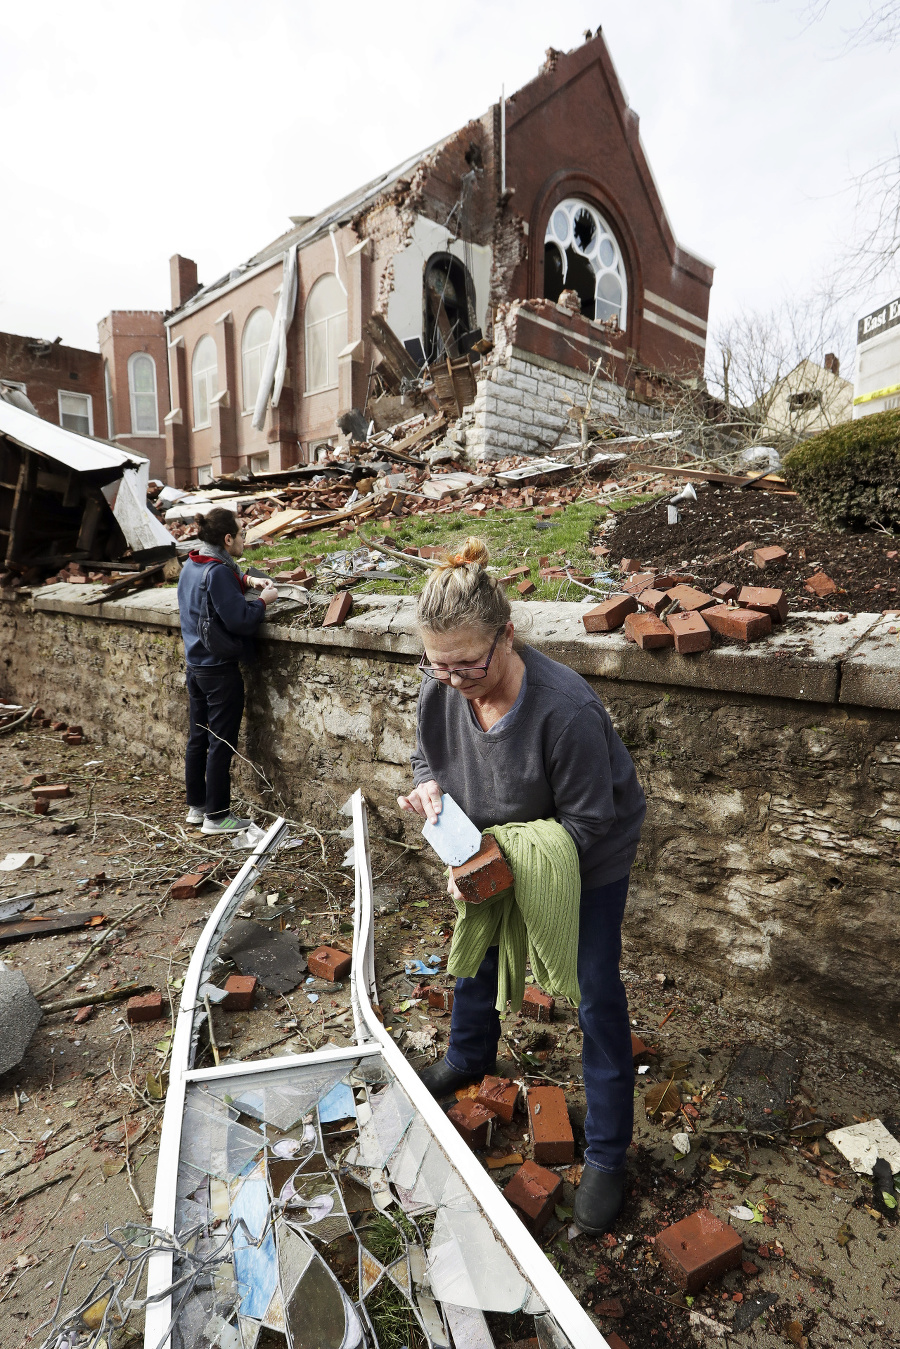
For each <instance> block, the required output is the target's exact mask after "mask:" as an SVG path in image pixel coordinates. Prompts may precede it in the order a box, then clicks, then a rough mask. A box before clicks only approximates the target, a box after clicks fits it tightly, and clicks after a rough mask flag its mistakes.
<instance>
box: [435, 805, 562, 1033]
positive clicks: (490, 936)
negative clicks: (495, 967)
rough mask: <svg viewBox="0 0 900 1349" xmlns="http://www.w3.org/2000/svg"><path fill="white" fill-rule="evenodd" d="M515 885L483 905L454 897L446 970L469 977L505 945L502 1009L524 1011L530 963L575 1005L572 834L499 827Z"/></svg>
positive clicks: (548, 986)
mask: <svg viewBox="0 0 900 1349" xmlns="http://www.w3.org/2000/svg"><path fill="white" fill-rule="evenodd" d="M485 833H486V834H493V835H494V837H495V838H496V840H497V842H498V843H499V845H500V848H501V849H502V851H503V852H504V854H505V855H506V860H507V861H508V862H509V866H510V870H511V871H512V874H513V879H514V882H515V884H514V885H513V886H512V887H511V888H510V889H507V890H502V891H501V892H500V893H499V894H497V895H494V897H493V899H487V900H485V901H484V903H483V904H467V903H466V902H465V900H459V899H454V901H453V902H454V903H455V905H456V909H457V914H458V917H457V920H456V927H455V928H454V930H453V941H452V943H451V945H450V956H449V959H448V961H447V972H448V973H449V974H453V975H456V977H457V978H463V979H471V978H472V977H473V976H474V975H475V974H476V973H477V972H478V967H479V965H480V964H481V962H482V960H484V957H485V953H486V952H487V949H488V947H489V946H499V947H500V967H499V980H498V987H497V1011H498V1012H500V1013H501V1015H502V1014H503V1013H505V1011H506V1004H507V1001H509V1003H510V1004H511V1006H512V1010H513V1011H514V1012H518V1010H519V1008H520V1007H521V1006H522V997H523V995H524V992H525V962H526V959H527V960H528V961H529V962H530V964H531V970H532V973H533V974H534V977H535V979H536V980H537V982H538V984H539V985H540V987H541V988H542V989H543V990H544V991H545V992H546V993H549V994H551V996H553V997H564V998H568V1000H569V1002H571V1003H572V1004H573V1005H574V1006H575V1007H577V1006H578V1004H579V1002H580V1001H581V994H580V992H579V989H578V906H579V903H580V899H581V877H580V874H579V867H578V850H577V848H576V847H575V844H574V842H573V841H572V836H571V835H570V834H569V833H568V832H567V831H566V830H565V829H563V827H562V825H561V824H558V823H557V822H556V820H533V821H532V822H531V823H529V824H502V825H494V827H493V828H491V829H486V830H485Z"/></svg>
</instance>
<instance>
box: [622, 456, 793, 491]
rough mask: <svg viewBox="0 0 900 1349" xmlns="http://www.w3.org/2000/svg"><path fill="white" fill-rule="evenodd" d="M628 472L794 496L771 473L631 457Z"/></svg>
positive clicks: (780, 479) (783, 482)
mask: <svg viewBox="0 0 900 1349" xmlns="http://www.w3.org/2000/svg"><path fill="white" fill-rule="evenodd" d="M628 470H629V472H630V473H654V474H660V475H662V476H663V477H666V478H687V480H688V482H711V483H716V484H717V485H719V486H723V487H761V488H762V489H763V490H764V491H766V492H778V493H780V494H781V496H791V497H793V496H796V495H797V493H796V492H791V491H790V490H789V489H788V488H787V486H786V484H785V480H784V478H779V477H777V476H776V475H775V474H773V473H767V474H766V475H765V476H764V477H762V478H759V477H747V476H740V475H738V474H736V473H713V472H709V471H707V470H705V469H698V468H678V467H677V466H675V465H672V464H642V463H639V462H638V461H637V460H634V459H632V460H631V461H630V463H629V464H628Z"/></svg>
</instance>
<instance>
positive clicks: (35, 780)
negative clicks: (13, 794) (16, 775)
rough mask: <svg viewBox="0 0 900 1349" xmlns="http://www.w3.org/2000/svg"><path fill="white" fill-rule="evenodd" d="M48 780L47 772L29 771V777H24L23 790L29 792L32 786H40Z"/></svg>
mask: <svg viewBox="0 0 900 1349" xmlns="http://www.w3.org/2000/svg"><path fill="white" fill-rule="evenodd" d="M46 781H47V776H46V774H45V773H29V775H28V777H27V778H23V779H22V791H23V792H29V791H31V788H32V787H40V785H41V783H42V782H46Z"/></svg>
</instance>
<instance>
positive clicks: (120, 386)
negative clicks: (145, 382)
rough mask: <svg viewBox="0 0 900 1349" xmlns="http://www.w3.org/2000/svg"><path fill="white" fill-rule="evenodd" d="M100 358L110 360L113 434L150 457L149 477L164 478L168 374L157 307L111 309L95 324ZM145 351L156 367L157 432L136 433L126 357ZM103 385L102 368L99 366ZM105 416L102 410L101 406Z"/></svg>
mask: <svg viewBox="0 0 900 1349" xmlns="http://www.w3.org/2000/svg"><path fill="white" fill-rule="evenodd" d="M97 329H98V333H99V337H100V357H101V361H107V362H108V363H109V374H110V381H111V384H112V395H113V397H112V401H113V423H114V425H113V436H112V437H111V438H112V439H115V442H116V444H117V445H119V446H120V447H121V448H122V449H126V450H134V452H135V453H136V454H142V455H145V456H146V458H148V459H149V460H150V477H151V478H159V479H160V480H161V481H163V482H165V480H166V474H165V469H166V433H165V417H166V414H167V412H168V411H169V375H168V362H167V359H166V330H165V326H164V323H163V316H162V314H161V313H160V312H158V311H156V310H146V309H114V310H113V311H112V313H110V314H107V316H106V318H104V319H101V320H100V323H99V324H98V325H97ZM136 351H143V352H146V353H147V355H148V356H150V357H152V359H153V363H154V365H155V367H156V415H157V429H158V434H157V435H155V436H153V435H150V434H149V433H137V434H136V433H135V432H134V429H133V426H132V417H131V397H130V393H129V385H128V359H129V357H130V356H132V355H133V354H134V353H135V352H136ZM101 384H102V367H101ZM104 418H105V409H104Z"/></svg>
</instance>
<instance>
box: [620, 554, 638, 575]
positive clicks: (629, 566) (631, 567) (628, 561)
mask: <svg viewBox="0 0 900 1349" xmlns="http://www.w3.org/2000/svg"><path fill="white" fill-rule="evenodd" d="M640 569H641V564H640V562H638V561H637V559H636V558H633V557H623V558H622V561H621V562H620V563H619V570H620V571H627V572H632V571H640Z"/></svg>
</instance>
